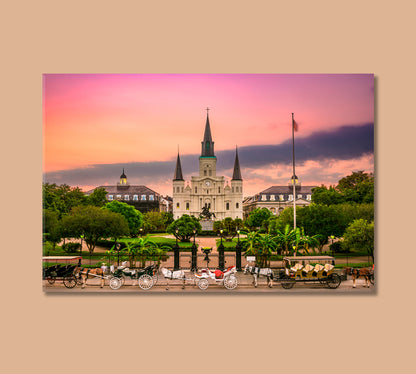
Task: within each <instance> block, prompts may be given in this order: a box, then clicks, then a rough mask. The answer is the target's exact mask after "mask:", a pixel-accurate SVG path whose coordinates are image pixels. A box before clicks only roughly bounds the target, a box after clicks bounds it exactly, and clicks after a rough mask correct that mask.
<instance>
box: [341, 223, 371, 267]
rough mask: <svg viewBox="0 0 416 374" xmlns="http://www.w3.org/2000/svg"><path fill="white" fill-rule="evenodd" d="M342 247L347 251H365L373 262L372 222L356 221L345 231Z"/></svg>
mask: <svg viewBox="0 0 416 374" xmlns="http://www.w3.org/2000/svg"><path fill="white" fill-rule="evenodd" d="M342 245H343V246H344V247H345V248H346V249H347V250H365V251H367V253H368V255H370V256H371V258H372V259H373V262H374V222H368V221H366V220H364V219H358V220H355V221H354V222H352V223H351V225H349V226H348V228H347V230H346V231H345V235H344V241H343V243H342Z"/></svg>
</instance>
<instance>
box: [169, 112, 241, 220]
mask: <svg viewBox="0 0 416 374" xmlns="http://www.w3.org/2000/svg"><path fill="white" fill-rule="evenodd" d="M204 207H205V208H208V209H209V212H210V213H213V216H212V219H213V220H216V221H218V220H223V219H224V218H227V217H230V218H232V219H236V218H241V219H242V218H243V179H242V178H241V171H240V163H239V160H238V152H237V150H236V154H235V161H234V170H233V177H232V179H231V185H229V184H228V183H225V178H224V176H217V157H216V156H215V154H214V142H213V141H212V137H211V128H210V123H209V117H208V113H207V121H206V125H205V134H204V140H203V141H202V149H201V156H200V157H199V175H197V176H192V177H191V181H190V183H187V184H186V186H185V180H184V179H183V175H182V166H181V160H180V156H179V153H178V158H177V161H176V168H175V174H174V178H173V217H174V219H178V218H180V217H181V216H182V215H183V214H188V215H193V216H195V217H199V215H200V214H201V212H202V210H203V208H204Z"/></svg>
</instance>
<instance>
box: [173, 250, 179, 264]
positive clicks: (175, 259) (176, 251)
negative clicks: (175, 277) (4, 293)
mask: <svg viewBox="0 0 416 374" xmlns="http://www.w3.org/2000/svg"><path fill="white" fill-rule="evenodd" d="M173 254H174V256H173V270H179V246H178V245H177V244H176V245H175V246H174V247H173Z"/></svg>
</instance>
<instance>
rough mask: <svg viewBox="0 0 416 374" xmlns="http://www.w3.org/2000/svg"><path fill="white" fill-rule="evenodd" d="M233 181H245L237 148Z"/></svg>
mask: <svg viewBox="0 0 416 374" xmlns="http://www.w3.org/2000/svg"><path fill="white" fill-rule="evenodd" d="M232 180H240V181H241V180H243V178H241V170H240V161H239V160H238V150H237V146H236V147H235V161H234V171H233V179H232Z"/></svg>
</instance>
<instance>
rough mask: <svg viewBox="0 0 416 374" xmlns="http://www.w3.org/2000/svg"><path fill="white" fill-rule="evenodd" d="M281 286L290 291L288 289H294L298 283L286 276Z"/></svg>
mask: <svg viewBox="0 0 416 374" xmlns="http://www.w3.org/2000/svg"><path fill="white" fill-rule="evenodd" d="M280 283H281V285H282V287H283V288H284V289H285V290H288V289H290V288H292V287H293V286H294V285H295V283H296V281H295V280H294V279H293V278H291V277H289V276H287V275H286V276H285V277H284V278H283V279H282V280H281V282H280Z"/></svg>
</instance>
